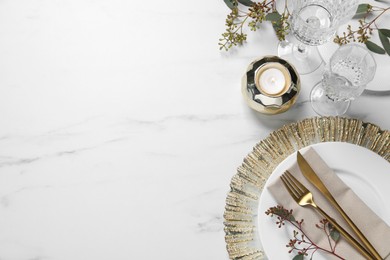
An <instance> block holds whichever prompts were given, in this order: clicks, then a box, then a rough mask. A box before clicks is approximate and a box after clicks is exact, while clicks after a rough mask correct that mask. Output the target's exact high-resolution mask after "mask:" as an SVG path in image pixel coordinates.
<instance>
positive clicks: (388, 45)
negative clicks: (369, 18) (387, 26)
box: [379, 31, 390, 55]
mask: <svg viewBox="0 0 390 260" xmlns="http://www.w3.org/2000/svg"><path fill="white" fill-rule="evenodd" d="M379 39H380V40H381V43H382V46H383V48H384V49H385V51H386V52H387V54H388V55H390V42H389V38H387V37H386V35H384V34H383V33H382V32H381V31H379Z"/></svg>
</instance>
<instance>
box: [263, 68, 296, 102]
mask: <svg viewBox="0 0 390 260" xmlns="http://www.w3.org/2000/svg"><path fill="white" fill-rule="evenodd" d="M290 84H291V76H290V73H289V72H288V70H287V68H286V67H284V66H283V65H282V64H280V63H276V62H269V63H266V64H264V65H263V66H261V67H260V68H259V69H258V70H257V72H256V86H257V89H259V91H261V92H262V93H264V94H266V95H268V96H280V95H283V94H284V93H286V91H287V90H288V89H289V87H290Z"/></svg>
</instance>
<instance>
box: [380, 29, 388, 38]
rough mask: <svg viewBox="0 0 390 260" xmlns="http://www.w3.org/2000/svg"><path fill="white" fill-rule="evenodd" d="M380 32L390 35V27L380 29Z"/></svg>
mask: <svg viewBox="0 0 390 260" xmlns="http://www.w3.org/2000/svg"><path fill="white" fill-rule="evenodd" d="M379 32H381V33H382V34H383V35H385V36H387V37H390V30H389V29H379Z"/></svg>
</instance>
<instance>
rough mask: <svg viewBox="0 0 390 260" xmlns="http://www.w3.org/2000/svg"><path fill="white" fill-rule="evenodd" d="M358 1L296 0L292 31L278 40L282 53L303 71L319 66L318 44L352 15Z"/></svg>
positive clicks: (299, 71)
mask: <svg viewBox="0 0 390 260" xmlns="http://www.w3.org/2000/svg"><path fill="white" fill-rule="evenodd" d="M358 3H359V1H358V0H295V1H294V2H293V11H292V14H291V18H290V28H291V33H290V34H289V35H288V36H287V39H286V40H285V41H282V42H280V43H279V46H278V55H279V57H281V58H283V59H285V60H287V61H289V62H291V63H292V64H294V66H295V68H296V69H297V71H298V73H299V74H301V75H303V74H308V73H311V72H313V71H315V70H316V69H318V68H319V67H320V66H321V64H323V59H322V57H321V55H320V53H319V51H318V48H317V46H318V45H321V44H324V43H325V42H327V41H328V40H329V39H330V38H332V37H333V35H334V34H335V33H336V30H337V28H338V27H339V26H340V25H341V24H343V23H345V22H346V21H348V20H350V19H351V18H352V16H353V15H354V14H355V13H356V9H357V7H358Z"/></svg>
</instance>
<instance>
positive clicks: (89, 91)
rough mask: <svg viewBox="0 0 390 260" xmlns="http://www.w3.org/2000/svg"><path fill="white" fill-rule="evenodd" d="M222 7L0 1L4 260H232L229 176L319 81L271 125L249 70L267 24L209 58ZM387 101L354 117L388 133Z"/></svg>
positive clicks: (305, 107)
mask: <svg viewBox="0 0 390 260" xmlns="http://www.w3.org/2000/svg"><path fill="white" fill-rule="evenodd" d="M227 13H228V10H227V9H226V7H225V5H224V3H223V1H222V0H221V1H206V0H203V1H179V0H168V1H157V0H152V1H148V2H146V1H136V2H133V1H125V0H111V1H108V0H106V1H103V0H67V1H66V0H55V1H53V0H24V1H23V0H2V1H0V126H1V127H0V259H2V260H33V259H34V260H69V259H72V260H106V259H115V260H122V259H123V260H124V259H127V260H128V259H227V257H228V256H227V253H226V250H225V242H224V231H223V212H224V205H225V197H226V194H227V192H228V190H229V182H230V178H231V177H232V176H233V174H234V173H235V171H236V168H237V167H238V165H240V163H241V162H242V159H243V158H244V156H245V155H246V154H247V153H248V152H249V151H250V150H251V149H252V147H253V146H254V145H255V143H257V142H258V141H259V140H261V139H262V138H264V137H266V136H267V135H268V134H269V132H270V131H272V130H275V129H277V128H278V127H280V126H282V125H283V124H286V123H289V122H293V121H297V120H300V119H303V118H306V117H310V116H314V115H315V114H314V112H313V111H312V109H311V107H310V103H309V102H308V94H309V91H310V88H311V86H312V84H313V83H314V82H315V81H316V80H317V79H318V77H319V75H318V73H317V74H312V75H310V76H306V77H303V78H302V80H303V86H302V92H301V95H300V97H299V100H298V102H297V104H296V105H295V106H294V107H293V108H292V109H291V110H290V111H288V112H286V113H284V114H282V115H279V116H273V117H269V116H262V115H259V114H256V113H255V112H253V111H251V110H250V109H249V108H248V107H247V106H246V105H245V103H244V101H243V99H242V97H241V93H240V80H241V76H242V75H243V73H244V71H245V68H246V66H247V65H248V64H249V63H250V62H251V61H252V60H253V59H254V58H256V57H258V56H261V55H264V54H275V53H276V45H275V42H276V38H275V36H274V35H273V33H272V28H271V27H270V26H268V25H267V26H265V28H264V30H265V32H266V33H265V34H263V35H260V34H253V33H251V34H250V36H249V43H248V44H247V45H246V46H245V47H243V48H240V49H238V50H237V51H232V52H228V53H225V52H219V51H218V46H217V42H218V38H219V36H220V34H221V33H222V32H223V31H224V19H225V16H226V14H227ZM389 109H390V96H389V95H388V96H386V95H373V94H370V95H368V94H364V95H363V96H362V97H361V98H360V99H359V100H358V101H356V102H354V103H353V106H352V109H351V110H350V112H349V114H348V115H349V116H352V117H358V118H360V119H363V120H365V121H369V122H372V123H376V124H378V125H380V126H381V127H383V128H386V129H390V120H389V115H388V113H387V112H386V111H388V110H389Z"/></svg>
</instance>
